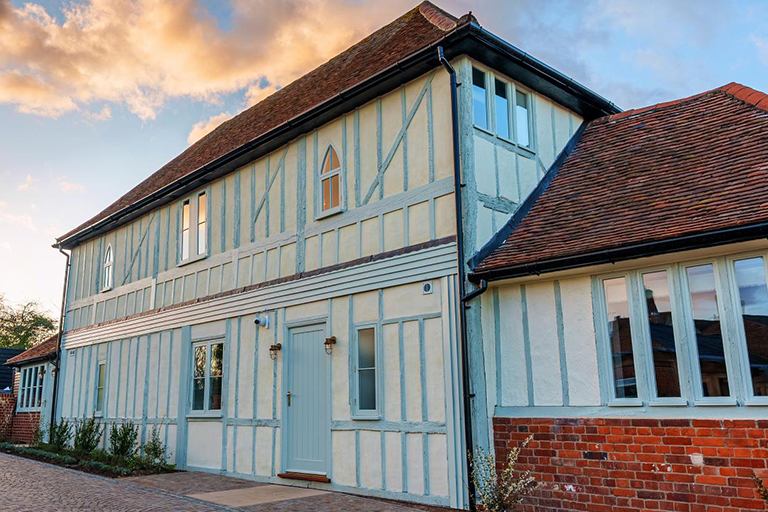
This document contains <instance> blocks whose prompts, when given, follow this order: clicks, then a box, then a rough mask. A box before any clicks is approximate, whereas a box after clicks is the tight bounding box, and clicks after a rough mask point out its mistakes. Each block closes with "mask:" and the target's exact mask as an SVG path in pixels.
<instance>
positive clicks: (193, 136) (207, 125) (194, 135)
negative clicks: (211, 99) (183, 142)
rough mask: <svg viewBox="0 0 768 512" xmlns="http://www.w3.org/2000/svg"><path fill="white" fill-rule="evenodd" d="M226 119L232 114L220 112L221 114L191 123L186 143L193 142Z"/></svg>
mask: <svg viewBox="0 0 768 512" xmlns="http://www.w3.org/2000/svg"><path fill="white" fill-rule="evenodd" d="M228 119H232V114H230V113H229V112H222V113H221V114H218V115H215V116H213V117H210V118H208V119H206V120H205V121H200V122H197V123H195V124H194V125H192V129H191V130H190V132H189V135H187V144H189V145H192V144H194V143H195V142H197V141H198V140H200V139H202V138H203V137H205V136H206V135H208V134H209V133H211V132H212V131H213V129H214V128H216V127H217V126H219V125H220V124H221V123H223V122H224V121H226V120H228Z"/></svg>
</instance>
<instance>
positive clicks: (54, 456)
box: [0, 443, 77, 464]
mask: <svg viewBox="0 0 768 512" xmlns="http://www.w3.org/2000/svg"><path fill="white" fill-rule="evenodd" d="M0 448H3V449H5V450H11V451H14V452H16V453H20V454H22V455H32V456H34V457H40V458H42V459H47V460H51V461H54V462H58V463H60V464H75V463H76V462H77V459H76V458H74V457H72V456H71V455H62V454H59V453H53V452H49V451H46V450H40V449H38V448H27V447H26V446H19V445H16V444H11V443H0Z"/></svg>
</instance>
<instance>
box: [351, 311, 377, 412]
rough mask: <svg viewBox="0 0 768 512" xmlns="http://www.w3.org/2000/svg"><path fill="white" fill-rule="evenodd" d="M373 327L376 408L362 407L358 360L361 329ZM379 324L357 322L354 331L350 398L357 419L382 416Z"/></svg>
mask: <svg viewBox="0 0 768 512" xmlns="http://www.w3.org/2000/svg"><path fill="white" fill-rule="evenodd" d="M368 329H373V351H374V354H375V357H376V362H375V365H374V367H373V375H374V379H375V382H374V388H375V391H376V408H375V409H360V373H359V371H358V368H357V366H358V362H359V360H360V358H359V354H360V331H365V330H368ZM379 332H380V329H379V326H378V324H377V323H362V324H355V327H354V333H355V339H354V340H353V342H352V361H351V363H352V365H351V367H350V373H351V378H352V380H353V384H352V397H351V399H350V402H351V405H352V419H355V420H379V419H381V417H382V412H381V411H382V407H381V397H382V392H381V390H382V385H383V383H382V379H381V378H380V377H381V364H382V359H381V357H382V350H381V346H382V344H381V340H380V339H379Z"/></svg>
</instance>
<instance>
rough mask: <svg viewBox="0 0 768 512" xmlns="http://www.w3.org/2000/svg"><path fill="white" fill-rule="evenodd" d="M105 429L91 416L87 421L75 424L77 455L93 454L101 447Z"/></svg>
mask: <svg viewBox="0 0 768 512" xmlns="http://www.w3.org/2000/svg"><path fill="white" fill-rule="evenodd" d="M103 432H104V428H103V427H102V426H101V425H99V423H98V422H97V421H96V418H95V417H93V416H91V417H90V418H88V419H87V420H82V421H80V422H78V423H77V424H75V441H74V449H75V453H79V454H87V453H91V452H92V451H93V450H95V449H96V448H97V447H98V446H99V441H100V440H101V434H102V433H103Z"/></svg>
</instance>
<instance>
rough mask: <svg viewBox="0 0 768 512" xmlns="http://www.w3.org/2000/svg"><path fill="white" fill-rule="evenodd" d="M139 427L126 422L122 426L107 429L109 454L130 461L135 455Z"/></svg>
mask: <svg viewBox="0 0 768 512" xmlns="http://www.w3.org/2000/svg"><path fill="white" fill-rule="evenodd" d="M138 437H139V427H137V426H135V425H134V424H133V422H130V421H127V422H125V423H123V424H122V425H112V428H111V429H109V453H110V454H111V455H112V456H114V457H117V458H120V459H130V458H131V457H133V456H134V455H135V454H136V439H138Z"/></svg>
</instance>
